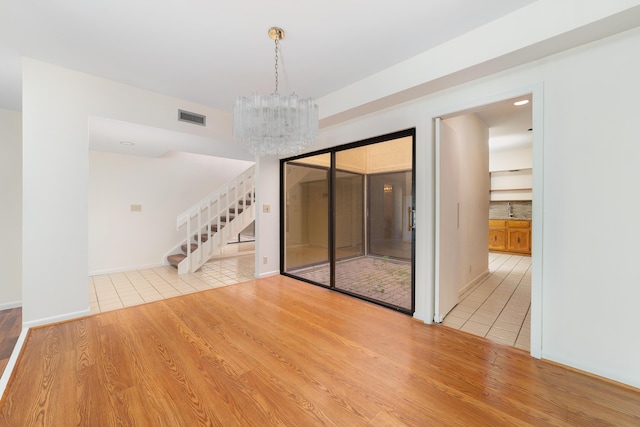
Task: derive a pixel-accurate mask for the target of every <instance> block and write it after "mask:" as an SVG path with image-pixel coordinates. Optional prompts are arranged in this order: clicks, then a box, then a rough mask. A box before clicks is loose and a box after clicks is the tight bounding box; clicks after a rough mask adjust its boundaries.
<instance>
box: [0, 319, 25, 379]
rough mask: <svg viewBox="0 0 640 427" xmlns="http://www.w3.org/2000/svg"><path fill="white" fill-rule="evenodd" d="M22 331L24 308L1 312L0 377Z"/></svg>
mask: <svg viewBox="0 0 640 427" xmlns="http://www.w3.org/2000/svg"><path fill="white" fill-rule="evenodd" d="M21 331H22V308H20V307H18V308H10V309H8V310H2V311H0V376H1V375H2V373H3V372H4V369H5V368H6V367H7V363H8V362H9V358H10V357H11V353H12V352H13V348H14V347H15V345H16V342H17V341H18V337H19V336H20V332H21Z"/></svg>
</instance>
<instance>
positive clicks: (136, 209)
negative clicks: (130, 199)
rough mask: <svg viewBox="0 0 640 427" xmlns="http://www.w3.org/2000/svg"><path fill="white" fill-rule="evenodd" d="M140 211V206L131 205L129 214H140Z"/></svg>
mask: <svg viewBox="0 0 640 427" xmlns="http://www.w3.org/2000/svg"><path fill="white" fill-rule="evenodd" d="M140 211H142V205H131V212H140Z"/></svg>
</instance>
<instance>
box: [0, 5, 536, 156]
mask: <svg viewBox="0 0 640 427" xmlns="http://www.w3.org/2000/svg"><path fill="white" fill-rule="evenodd" d="M533 2H534V0H483V1H478V0H440V1H437V2H436V1H427V0H424V1H416V0H396V1H394V2H383V1H375V2H372V1H370V0H324V1H322V2H301V1H299V0H273V1H263V0H237V1H230V0H208V1H204V0H136V1H131V0H108V1H107V0H91V1H87V0H47V1H39V0H20V1H15V0H0V108H4V109H10V110H21V108H22V106H21V65H20V64H21V62H20V58H21V57H22V56H26V57H31V58H34V59H38V60H41V61H44V62H48V63H51V64H55V65H59V66H63V67H67V68H71V69H74V70H78V71H81V72H85V73H88V74H92V75H96V76H100V77H104V78H107V79H111V80H115V81H120V82H123V83H126V84H130V85H133V86H137V87H140V88H145V89H149V90H152V91H154V92H159V93H163V94H167V95H170V96H174V97H177V98H181V99H185V100H189V101H193V102H197V103H201V104H204V105H207V106H210V107H213V108H217V109H221V110H227V111H230V110H231V108H232V105H233V101H234V99H235V97H236V96H238V95H250V94H251V93H252V92H254V91H259V92H261V93H270V92H272V91H273V89H274V42H273V41H272V40H271V39H269V38H268V36H267V31H268V29H269V28H270V27H272V26H280V27H282V28H283V29H284V30H285V33H286V35H285V39H284V40H283V41H282V42H281V61H280V65H281V69H280V88H279V89H280V92H281V93H288V92H291V91H293V90H295V91H296V93H298V94H299V95H300V96H305V97H306V96H312V97H314V98H319V97H322V96H324V95H327V94H329V93H332V92H334V91H336V90H339V89H341V88H343V87H345V86H347V85H349V84H351V83H353V82H356V81H358V80H361V79H363V78H365V77H367V76H370V75H372V74H374V73H376V72H379V71H381V70H383V69H385V68H388V67H389V66H391V65H394V64H396V63H398V62H400V61H403V60H405V59H408V58H410V57H412V56H415V55H417V54H419V53H421V52H424V51H426V50H428V49H430V48H431V47H433V46H435V45H438V44H440V43H443V42H445V41H447V40H450V39H452V38H455V37H456V36H458V35H461V34H463V33H465V32H468V31H470V30H472V29H474V28H477V27H479V26H481V25H483V24H485V23H487V22H490V21H492V20H494V19H496V18H498V17H500V16H503V15H506V14H508V13H510V12H512V11H514V10H516V9H518V8H521V7H523V6H526V5H528V4H530V3H533ZM106 125H107V123H106V122H105V123H99V124H97V125H96V126H98V127H99V128H100V129H104V130H105V131H106ZM125 125H126V124H122V123H121V124H120V128H119V129H121V131H123V132H125V127H126V126H125ZM134 128H135V126H134ZM134 128H132V132H134V133H135V132H138V134H139V131H141V129H134ZM112 133H113V131H112ZM111 136H113V135H111ZM153 137H154V138H156V137H157V138H162V137H161V136H160V135H157V134H156V135H155V136H153ZM127 139H130V137H128V136H127V134H126V133H123V134H122V136H120V137H115V138H113V139H111V140H108V141H107V140H103V141H102V145H103V148H104V147H109V146H111V147H110V149H114V150H115V149H116V148H115V147H114V145H116V144H115V142H114V141H119V140H127ZM193 143H194V144H196V145H197V143H198V142H197V141H195V142H193ZM117 145H119V143H118V144H117ZM117 148H118V149H120V148H122V147H117ZM116 151H117V150H116ZM144 151H145V149H142V150H141V152H140V153H138V154H142V155H154V154H149V153H145V152H144ZM156 155H157V153H156Z"/></svg>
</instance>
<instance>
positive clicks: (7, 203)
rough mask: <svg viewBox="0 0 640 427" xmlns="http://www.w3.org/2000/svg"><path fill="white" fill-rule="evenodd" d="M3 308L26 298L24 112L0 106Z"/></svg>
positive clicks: (0, 276) (0, 300) (0, 281)
mask: <svg viewBox="0 0 640 427" xmlns="http://www.w3.org/2000/svg"><path fill="white" fill-rule="evenodd" d="M0 182H2V185H0V200H2V202H0V310H5V309H9V308H15V307H20V305H21V304H22V303H21V298H22V286H21V282H22V268H21V265H22V249H21V248H22V235H21V230H22V226H21V224H22V114H21V113H20V112H18V111H10V110H4V109H0Z"/></svg>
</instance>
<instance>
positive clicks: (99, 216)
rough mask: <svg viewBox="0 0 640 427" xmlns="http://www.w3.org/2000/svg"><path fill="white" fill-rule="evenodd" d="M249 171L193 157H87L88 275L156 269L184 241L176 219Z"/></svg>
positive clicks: (246, 165)
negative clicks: (207, 196) (139, 208)
mask: <svg viewBox="0 0 640 427" xmlns="http://www.w3.org/2000/svg"><path fill="white" fill-rule="evenodd" d="M251 165H252V162H247V161H242V160H231V159H223V158H220V157H213V156H206V155H199V154H192V153H180V152H169V153H166V154H165V155H163V156H160V157H141V156H128V155H122V154H116V153H106V152H100V151H89V274H90V275H94V274H100V273H109V272H114V271H125V270H131V269H137V268H148V267H153V266H158V265H161V264H162V263H163V258H164V256H165V255H166V254H167V253H168V252H169V251H170V250H172V249H173V248H175V247H176V246H177V245H179V244H180V243H181V242H182V241H183V240H184V238H185V235H184V229H181V230H177V229H176V218H177V216H178V215H179V214H180V213H181V212H183V211H185V210H186V209H188V208H190V207H191V206H192V205H193V204H195V203H196V202H198V201H199V200H201V199H202V198H203V197H205V196H206V195H207V194H209V193H211V192H213V191H215V190H216V189H218V188H219V187H220V186H222V185H224V184H225V183H226V182H227V181H229V180H230V179H231V178H233V177H235V176H237V175H239V174H240V173H242V172H244V171H245V170H246V169H247V168H249V167H251ZM131 205H140V206H141V210H140V211H132V210H131Z"/></svg>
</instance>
